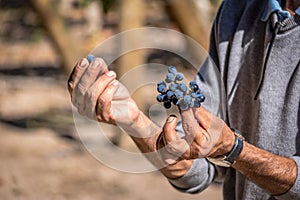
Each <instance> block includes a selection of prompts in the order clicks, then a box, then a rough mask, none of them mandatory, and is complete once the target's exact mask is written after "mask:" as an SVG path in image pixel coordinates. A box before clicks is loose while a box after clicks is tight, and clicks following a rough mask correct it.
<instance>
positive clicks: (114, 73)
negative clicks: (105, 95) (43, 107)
mask: <svg viewBox="0 0 300 200" xmlns="http://www.w3.org/2000/svg"><path fill="white" fill-rule="evenodd" d="M105 75H106V76H108V77H116V76H117V74H116V72H114V71H108V72H106V73H105Z"/></svg>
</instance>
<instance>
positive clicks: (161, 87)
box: [157, 85, 167, 93]
mask: <svg viewBox="0 0 300 200" xmlns="http://www.w3.org/2000/svg"><path fill="white" fill-rule="evenodd" d="M166 89H167V87H166V86H165V85H158V86H157V91H158V92H160V93H164V92H166Z"/></svg>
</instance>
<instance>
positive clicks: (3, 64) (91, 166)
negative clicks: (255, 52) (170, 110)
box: [0, 0, 222, 200]
mask: <svg viewBox="0 0 300 200" xmlns="http://www.w3.org/2000/svg"><path fill="white" fill-rule="evenodd" d="M219 5H220V0H22V1H21V0H0V51H1V54H0V90H1V93H0V160H1V161H0V199H55V200H56V199H59V200H60V199H72V200H77V199H78V200H85V199H105V200H106V199H107V200H110V199H113V200H116V199H124V200H126V199H128V200H129V199H134V200H135V199H136V200H148V199H149V200H150V199H151V200H152V199H164V200H171V199H172V200H177V199H178V200H179V199H198V200H200V199H214V200H218V199H221V187H222V185H220V184H213V185H211V186H210V187H209V188H208V189H206V190H205V191H204V192H202V193H200V194H196V195H189V194H183V193H179V192H178V191H176V190H175V189H174V188H172V186H170V185H169V183H168V182H167V180H166V179H165V178H164V177H163V176H162V175H160V173H159V172H152V173H146V174H130V173H124V172H119V171H116V170H113V169H111V168H109V167H107V166H105V165H103V164H101V163H100V162H98V161H97V160H96V159H95V158H93V157H92V156H91V155H90V154H89V153H88V152H87V151H86V150H85V149H84V147H83V145H82V143H81V141H80V140H79V137H78V134H77V132H76V128H75V125H74V121H73V115H72V107H71V103H70V98H69V95H68V91H67V87H66V85H67V79H68V76H69V74H70V71H71V70H72V68H73V66H74V65H75V63H76V62H77V61H78V60H79V59H80V58H81V57H85V56H86V55H87V54H88V53H89V52H91V51H92V50H93V49H94V48H95V47H96V46H97V45H98V44H99V43H101V41H104V40H105V39H107V38H109V37H111V36H113V35H115V34H117V33H120V32H122V31H125V30H129V29H132V28H139V27H145V26H150V27H162V28H168V29H174V30H177V31H180V32H182V33H184V34H186V35H188V36H190V37H192V38H193V39H194V40H195V41H197V42H198V43H199V44H201V45H202V47H203V48H204V49H207V48H208V41H209V32H210V28H211V23H212V21H213V19H214V16H215V13H216V11H217V9H218V6H219ZM182 48H186V47H182ZM196 54H197V53H196ZM199 59H200V61H199V62H201V59H202V58H199ZM150 61H151V62H157V63H161V64H167V65H170V64H172V65H181V66H184V67H183V68H182V69H181V70H182V71H183V72H184V73H185V71H186V72H187V71H189V68H188V66H187V65H188V64H186V63H185V62H184V61H182V60H181V59H180V58H178V57H176V55H173V54H171V53H169V52H161V51H147V52H134V53H130V54H128V55H126V56H123V57H122V58H120V59H118V60H117V61H116V62H114V63H113V64H112V65H111V66H110V68H111V69H113V70H115V71H116V72H117V73H118V75H122V74H124V73H126V72H127V71H128V70H130V68H132V67H134V66H137V65H140V64H143V63H146V62H150ZM149 91H150V93H155V92H156V91H155V89H153V88H150V89H149ZM140 95H142V94H139V93H137V94H135V98H136V100H137V101H138V104H139V106H140V107H142V108H143V109H147V106H148V105H150V104H151V102H148V101H147V100H146V99H147V98H140V97H141V96H140ZM154 96H155V94H154ZM154 100H155V99H154ZM107 136H108V138H110V140H111V141H112V143H114V144H116V145H118V146H120V147H121V148H124V149H127V150H130V151H137V149H136V147H135V146H134V144H133V143H132V142H131V140H130V139H128V137H127V136H126V134H122V133H120V131H119V130H117V129H114V128H112V129H111V131H110V132H109V133H107Z"/></svg>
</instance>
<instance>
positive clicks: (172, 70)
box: [168, 66, 177, 74]
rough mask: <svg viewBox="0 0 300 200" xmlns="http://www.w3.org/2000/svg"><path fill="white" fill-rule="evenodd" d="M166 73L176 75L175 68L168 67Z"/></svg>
mask: <svg viewBox="0 0 300 200" xmlns="http://www.w3.org/2000/svg"><path fill="white" fill-rule="evenodd" d="M168 72H170V73H172V74H176V73H177V70H176V67H174V66H170V67H169V69H168Z"/></svg>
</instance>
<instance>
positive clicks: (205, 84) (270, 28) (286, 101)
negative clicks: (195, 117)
mask: <svg viewBox="0 0 300 200" xmlns="http://www.w3.org/2000/svg"><path fill="white" fill-rule="evenodd" d="M268 3H269V1H268V0H224V1H223V3H222V6H221V8H220V9H219V12H218V14H217V16H216V20H215V22H214V25H213V29H212V33H211V41H210V42H211V43H210V50H209V55H210V57H209V58H207V59H206V61H205V62H204V63H203V65H202V67H201V68H200V72H199V74H198V77H197V81H198V83H199V84H200V85H201V87H202V89H203V90H204V93H205V95H206V97H207V99H206V102H205V104H204V106H205V107H206V108H207V109H208V110H210V111H211V112H213V113H214V114H216V115H218V116H219V117H221V118H222V119H224V120H225V121H226V122H227V124H228V125H229V126H230V127H233V128H237V129H239V130H240V131H241V132H242V133H243V136H244V137H245V138H246V141H247V142H249V143H251V144H253V145H254V146H256V147H258V148H261V149H264V150H267V151H269V152H271V153H274V154H277V155H281V156H285V157H289V158H292V159H294V160H295V162H296V163H297V166H298V169H299V166H300V157H299V155H300V131H299V130H300V129H299V128H300V109H299V106H300V101H299V100H300V69H299V68H300V67H299V65H300V62H299V59H300V16H299V15H298V14H296V15H295V16H294V17H292V18H288V19H286V20H285V21H283V22H282V24H281V25H280V26H278V25H275V24H277V23H276V22H277V15H276V14H275V13H268V12H266V10H265V8H266V7H267V4H268ZM220 178H222V180H223V181H224V188H223V197H224V199H225V200H234V199H236V200H243V199H247V200H249V199H260V200H271V199H285V200H292V199H300V170H298V177H297V179H296V182H295V184H294V186H293V187H292V188H291V189H290V190H289V191H288V192H287V193H286V194H283V195H280V196H271V195H270V194H269V193H268V192H266V191H265V190H263V189H262V188H260V187H258V186H257V185H255V184H254V183H253V182H251V181H250V180H248V179H247V178H245V177H244V176H243V175H242V174H240V173H239V172H238V171H236V170H235V169H233V168H221V167H217V166H214V165H213V164H211V163H209V162H208V161H207V160H206V159H204V158H203V159H197V160H194V162H193V165H192V167H191V169H190V170H189V172H188V173H187V174H186V175H185V176H183V177H181V178H179V179H176V180H169V181H170V183H171V184H172V185H173V186H174V187H175V188H177V189H178V190H180V191H183V192H188V193H197V192H201V191H203V190H204V189H205V188H206V187H207V186H208V185H209V184H210V183H211V182H212V181H216V180H219V179H220Z"/></svg>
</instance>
